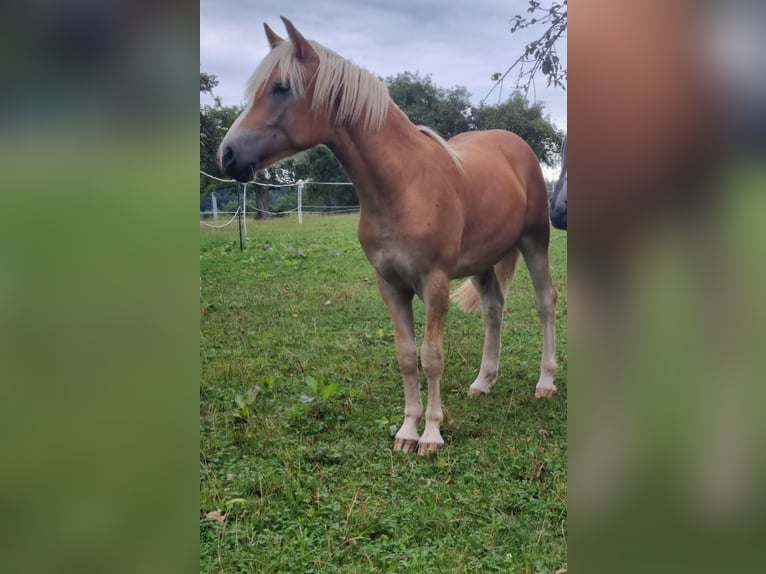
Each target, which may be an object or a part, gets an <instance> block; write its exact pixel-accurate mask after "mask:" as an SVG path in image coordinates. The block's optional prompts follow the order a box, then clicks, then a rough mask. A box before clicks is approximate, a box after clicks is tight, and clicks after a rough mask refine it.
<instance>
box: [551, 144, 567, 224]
mask: <svg viewBox="0 0 766 574" xmlns="http://www.w3.org/2000/svg"><path fill="white" fill-rule="evenodd" d="M551 223H552V224H553V227H555V228H556V229H563V230H564V231H566V228H567V138H564V142H563V143H562V144H561V173H559V178H558V180H557V181H556V185H554V186H553V196H552V197H551Z"/></svg>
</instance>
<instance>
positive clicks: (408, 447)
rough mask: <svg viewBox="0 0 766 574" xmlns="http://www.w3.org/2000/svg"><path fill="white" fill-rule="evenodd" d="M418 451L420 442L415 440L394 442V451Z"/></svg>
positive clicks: (400, 439) (403, 439)
mask: <svg viewBox="0 0 766 574" xmlns="http://www.w3.org/2000/svg"><path fill="white" fill-rule="evenodd" d="M417 449H418V441H417V440H415V439H406V438H398V439H396V440H395V441H394V450H400V451H402V452H408V453H409V452H415V451H416V450H417Z"/></svg>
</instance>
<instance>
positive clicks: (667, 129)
mask: <svg viewBox="0 0 766 574" xmlns="http://www.w3.org/2000/svg"><path fill="white" fill-rule="evenodd" d="M256 9H257V6H254V8H253V10H254V11H256ZM572 15H573V18H574V20H572V21H571V22H570V23H569V24H570V26H569V30H568V52H569V55H568V60H569V68H570V69H569V70H568V73H569V79H568V93H569V96H568V97H569V110H568V124H569V125H568V131H569V134H568V135H569V140H570V141H569V153H570V155H571V157H570V160H569V171H570V174H569V177H570V179H571V186H569V187H571V194H572V196H573V202H572V203H571V204H569V209H570V210H571V211H572V213H571V214H570V216H569V231H568V237H569V257H570V260H569V281H570V284H569V286H568V289H569V302H570V309H569V317H570V324H569V341H570V348H569V358H568V360H569V373H570V377H571V383H570V384H569V389H570V394H569V397H570V401H571V404H570V405H569V408H570V413H571V416H570V419H569V428H570V433H569V436H570V449H571V450H570V488H571V493H570V494H571V496H570V519H569V539H570V557H569V565H570V566H571V567H572V568H573V572H589V573H592V572H610V573H613V572H634V571H635V572H647V571H650V572H697V573H700V572H731V571H736V570H744V569H748V570H749V571H755V570H757V569H758V567H759V566H760V555H759V554H760V552H759V550H760V542H761V540H762V538H763V535H764V516H766V513H764V510H765V509H764V496H765V493H766V489H764V488H763V485H764V478H766V476H765V474H766V473H765V470H766V468H765V467H766V460H765V458H766V453H765V450H764V447H763V444H764V440H763V439H764V430H766V429H764V426H766V422H764V421H766V417H764V416H763V413H764V407H765V406H766V401H765V400H764V399H765V398H766V397H765V396H764V395H766V391H765V390H764V385H763V380H764V378H765V377H764V373H766V370H764V367H766V365H764V364H763V363H764V362H765V361H766V359H765V358H764V357H765V356H766V354H764V352H763V350H764V340H766V339H764V336H763V335H764V332H763V331H764V327H763V326H764V324H765V323H764V319H766V304H764V302H763V293H765V292H766V290H764V261H766V257H764V256H765V255H766V253H765V251H766V249H765V248H764V241H763V240H764V234H765V232H764V231H763V229H764V226H763V224H762V222H761V218H762V217H764V215H766V198H765V197H764V188H765V187H766V166H765V165H764V161H763V160H764V143H765V140H766V110H764V102H766V90H765V86H764V83H765V82H766V73H764V72H766V70H764V66H765V64H764V61H765V60H764V58H763V54H765V53H766V46H764V34H763V30H764V24H765V23H766V20H765V19H764V15H765V13H764V8H763V6H762V3H757V2H754V1H752V2H747V1H735V2H726V3H724V2H712V1H711V2H696V3H695V2H690V1H683V0H671V1H667V0H665V1H660V0H644V1H642V2H640V3H631V4H630V5H629V6H626V5H623V3H613V2H608V1H606V0H579V1H578V2H577V3H576V4H575V5H574V6H573V12H572ZM4 23H5V25H6V31H5V33H4V34H3V35H2V42H3V49H2V50H1V51H0V53H2V54H3V56H2V58H3V59H4V61H3V64H4V66H3V70H4V73H5V82H4V89H3V90H2V92H1V93H0V98H1V100H0V101H1V102H2V105H0V152H1V153H0V166H1V167H2V171H1V172H0V173H2V177H3V184H2V186H0V189H1V190H2V191H1V192H0V200H1V201H2V213H3V220H2V225H0V337H1V338H2V344H1V345H0V365H2V370H1V371H0V372H1V373H2V374H1V375H0V378H1V379H2V384H1V385H0V393H1V394H0V404H2V407H3V416H2V417H0V421H2V422H0V425H2V427H0V430H1V431H2V432H0V436H1V437H2V438H0V441H2V451H3V453H4V465H3V472H2V473H0V508H2V510H4V511H5V512H4V518H5V520H3V525H2V526H0V529H2V531H1V532H0V554H2V556H3V564H4V568H3V570H7V571H9V572H25V571H30V572H31V571H55V572H105V571H107V572H136V571H139V572H170V571H189V570H193V569H194V568H195V567H196V563H197V540H198V538H197V536H198V534H197V532H198V531H197V525H198V519H199V516H198V512H199V510H198V508H197V503H196V500H197V498H198V474H197V473H198V462H197V449H196V445H197V442H196V441H197V433H198V426H197V425H198V362H197V361H198V354H197V353H198V350H197V347H198V344H197V339H198V337H197V328H198V320H197V318H198V316H199V315H198V313H199V311H198V294H199V292H198V279H197V276H198V257H199V254H198V231H197V229H198V226H197V223H196V219H197V217H198V215H197V214H196V213H195V212H196V211H197V202H196V198H195V195H196V193H197V192H196V190H197V189H198V185H199V182H198V174H197V171H198V168H199V163H198V162H199V130H198V125H197V122H198V120H197V111H198V107H199V100H198V96H197V91H196V86H197V84H196V82H197V75H198V73H199V71H200V70H199V61H198V38H197V36H198V30H199V22H198V6H197V5H183V4H181V3H180V2H176V1H161V2H151V3H150V2H140V1H138V2H128V1H127V0H99V1H95V0H58V1H54V0H33V1H28V2H25V3H23V4H17V5H15V6H14V8H13V9H12V10H7V11H6V15H5V17H4ZM256 25H257V26H260V23H259V21H258V19H257V18H254V26H256ZM254 33H260V31H259V30H255V31H254Z"/></svg>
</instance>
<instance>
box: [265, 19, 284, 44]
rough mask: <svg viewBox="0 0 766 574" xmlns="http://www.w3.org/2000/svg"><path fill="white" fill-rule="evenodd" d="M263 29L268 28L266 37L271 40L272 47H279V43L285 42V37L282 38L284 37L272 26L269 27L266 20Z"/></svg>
mask: <svg viewBox="0 0 766 574" xmlns="http://www.w3.org/2000/svg"><path fill="white" fill-rule="evenodd" d="M263 29H264V30H266V38H267V39H268V40H269V45H270V46H271V47H272V48H276V47H277V46H279V45H280V44H281V43H282V42H284V41H285V39H284V38H282V37H280V36H278V35H277V33H276V32H274V30H272V29H271V28H269V25H268V24H267V23H266V22H264V23H263Z"/></svg>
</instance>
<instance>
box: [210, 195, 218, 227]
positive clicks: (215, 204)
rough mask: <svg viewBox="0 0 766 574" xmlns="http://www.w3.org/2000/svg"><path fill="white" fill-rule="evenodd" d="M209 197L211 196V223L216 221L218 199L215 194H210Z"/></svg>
mask: <svg viewBox="0 0 766 574" xmlns="http://www.w3.org/2000/svg"><path fill="white" fill-rule="evenodd" d="M210 195H212V196H213V198H212V200H211V201H212V202H213V221H218V199H217V198H216V196H215V192H212V193H211V194H210Z"/></svg>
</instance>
